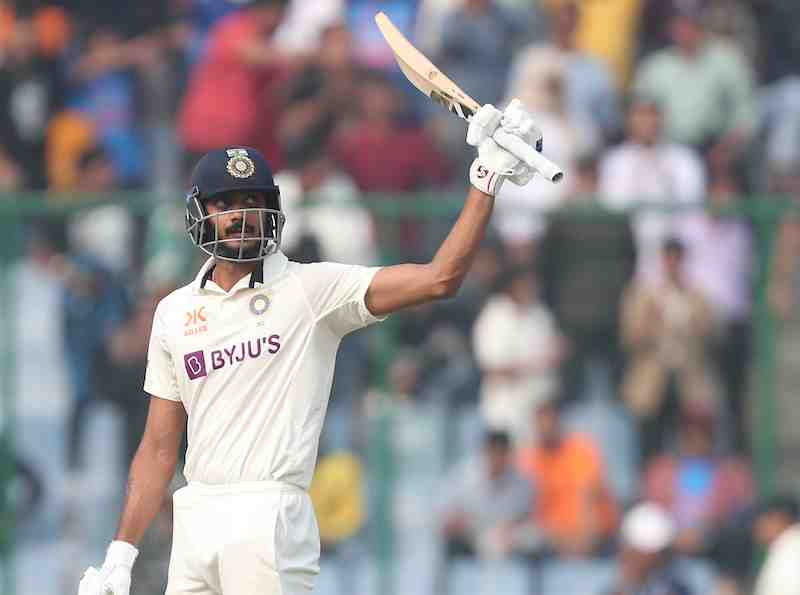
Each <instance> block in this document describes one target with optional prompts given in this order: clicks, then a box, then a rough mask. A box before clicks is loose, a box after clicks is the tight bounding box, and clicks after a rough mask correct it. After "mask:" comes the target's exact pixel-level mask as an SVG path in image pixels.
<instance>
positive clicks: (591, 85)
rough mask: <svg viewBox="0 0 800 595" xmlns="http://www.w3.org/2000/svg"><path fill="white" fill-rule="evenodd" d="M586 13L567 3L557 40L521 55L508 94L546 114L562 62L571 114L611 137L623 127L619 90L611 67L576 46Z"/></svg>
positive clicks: (558, 16) (555, 34)
mask: <svg viewBox="0 0 800 595" xmlns="http://www.w3.org/2000/svg"><path fill="white" fill-rule="evenodd" d="M581 10H582V6H581V5H580V3H579V2H576V1H574V0H573V1H568V2H563V3H561V5H560V6H559V7H558V8H557V9H556V16H555V23H554V26H553V38H552V40H551V41H550V42H548V43H535V44H532V45H530V46H528V47H525V48H523V49H522V50H520V52H519V53H518V54H517V57H516V60H515V63H514V66H513V68H512V70H511V74H510V76H509V83H508V92H507V93H506V95H507V96H508V97H519V98H520V99H521V100H522V101H523V103H525V105H527V106H528V107H529V108H530V109H532V110H535V111H539V110H541V109H543V108H544V106H543V105H541V102H542V100H543V99H544V98H545V97H546V96H547V85H548V78H547V76H548V73H549V72H550V68H551V66H552V64H554V63H561V64H562V65H563V72H564V81H565V84H564V87H565V95H566V103H567V110H568V111H569V113H570V114H571V115H572V116H573V117H574V118H576V119H577V120H579V121H589V122H593V123H594V125H595V126H596V127H597V128H598V129H599V130H601V131H602V133H603V135H604V136H605V137H606V138H611V137H612V136H613V135H615V134H616V133H617V131H618V129H619V127H620V114H619V111H618V105H617V96H616V88H615V87H614V81H613V80H612V78H611V74H610V72H609V70H608V67H607V66H606V64H605V63H603V62H601V61H600V60H598V59H597V58H594V57H593V56H591V55H589V54H587V53H585V52H582V51H580V50H579V49H578V48H577V47H576V42H577V39H576V32H577V26H578V23H579V21H580V14H581ZM456 80H458V79H456ZM518 90H519V92H518ZM523 90H524V92H525V95H524V96H523V95H522V91H523Z"/></svg>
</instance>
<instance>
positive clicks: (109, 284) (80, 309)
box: [61, 255, 129, 473]
mask: <svg viewBox="0 0 800 595" xmlns="http://www.w3.org/2000/svg"><path fill="white" fill-rule="evenodd" d="M63 275H64V288H63V294H62V305H61V307H62V315H63V325H64V330H63V340H64V353H65V355H66V363H67V374H68V379H69V388H70V393H71V395H70V396H71V400H72V403H71V405H70V407H71V411H70V413H69V422H68V423H69V433H68V440H69V442H68V446H67V468H68V470H69V471H70V472H72V473H75V472H78V471H81V470H82V467H83V458H84V457H83V454H82V453H81V449H82V445H83V433H84V431H85V427H86V423H87V421H88V419H89V417H88V412H89V409H90V407H91V405H92V402H93V401H94V400H96V399H97V398H99V397H100V396H101V395H102V394H103V389H104V388H105V387H107V386H110V385H113V381H111V380H110V376H109V375H108V374H109V372H110V370H111V366H110V364H109V351H108V348H109V343H108V342H109V340H110V338H111V336H112V335H113V333H114V332H115V331H116V330H117V329H118V328H119V326H120V325H121V324H122V322H123V321H124V320H125V318H126V317H127V314H128V309H129V305H128V304H129V299H128V296H127V293H126V291H125V289H124V288H123V286H122V285H121V284H120V282H119V281H118V280H117V279H116V278H115V277H114V276H113V275H112V274H111V273H110V272H109V271H108V270H107V269H105V268H104V267H103V266H102V265H100V264H99V263H97V261H96V260H94V259H93V258H91V257H87V256H83V255H75V256H69V257H68V258H67V259H66V261H65V262H64V265H63Z"/></svg>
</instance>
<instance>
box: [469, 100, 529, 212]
mask: <svg viewBox="0 0 800 595" xmlns="http://www.w3.org/2000/svg"><path fill="white" fill-rule="evenodd" d="M498 139H499V142H498ZM500 143H503V145H504V146H501V144H500ZM520 143H521V144H522V145H523V146H527V147H528V150H530V149H529V148H530V147H535V148H536V150H537V151H541V150H542V132H541V130H539V128H538V127H537V126H536V125H535V124H534V123H533V118H531V116H530V114H528V112H526V111H525V109H524V108H523V107H522V103H521V102H520V101H519V100H518V99H515V100H513V101H512V102H511V103H510V104H509V105H508V107H507V108H506V109H505V111H503V112H501V111H500V110H498V109H497V108H495V107H494V106H493V105H491V104H487V105H484V106H483V107H481V108H480V109H479V110H478V111H477V112H476V113H475V115H474V116H473V117H472V118H471V119H470V124H469V128H468V129H467V144H470V145H472V146H473V147H478V158H477V159H476V160H475V161H474V162H473V163H472V167H470V183H471V184H472V185H473V186H475V187H476V188H477V189H478V190H480V191H482V192H485V193H486V194H489V195H491V196H494V195H495V194H497V192H498V191H499V190H500V187H501V186H502V185H503V182H504V181H505V180H506V179H509V180H511V182H513V183H514V184H517V185H518V186H524V185H525V184H527V183H528V182H530V180H531V178H533V175H534V173H535V171H536V170H534V169H533V168H532V167H531V166H530V165H528V163H526V162H525V161H523V159H522V155H521V152H520V154H515V150H514V149H515V147H516V146H518V145H519V144H520ZM508 147H511V150H509V148H508Z"/></svg>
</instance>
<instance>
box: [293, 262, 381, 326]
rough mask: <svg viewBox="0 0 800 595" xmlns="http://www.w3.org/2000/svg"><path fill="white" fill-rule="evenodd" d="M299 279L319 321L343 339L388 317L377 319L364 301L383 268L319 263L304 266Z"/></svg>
mask: <svg viewBox="0 0 800 595" xmlns="http://www.w3.org/2000/svg"><path fill="white" fill-rule="evenodd" d="M301 266H302V267H303V269H302V271H301V274H300V279H301V282H302V284H303V289H304V290H305V293H306V297H307V299H308V301H309V304H310V305H311V309H312V311H313V312H314V316H315V317H316V319H317V321H318V322H324V323H325V324H327V325H328V326H329V327H330V328H331V330H333V332H334V333H336V334H337V335H339V336H342V337H343V336H344V335H346V334H347V333H350V332H352V331H354V330H357V329H360V328H363V327H365V326H368V325H370V324H373V323H375V322H380V321H382V320H385V319H386V317H385V316H384V317H377V316H374V315H373V314H372V313H371V312H370V311H369V309H367V304H366V302H365V298H366V295H367V290H368V289H369V286H370V283H372V279H373V277H374V276H375V273H377V272H378V271H379V270H380V267H364V266H357V265H344V264H334V263H330V262H320V263H314V264H307V265H301Z"/></svg>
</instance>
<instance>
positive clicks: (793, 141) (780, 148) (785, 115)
mask: <svg viewBox="0 0 800 595" xmlns="http://www.w3.org/2000/svg"><path fill="white" fill-rule="evenodd" d="M760 111H761V114H760V120H761V122H760V128H761V132H762V135H763V137H764V141H763V145H764V153H765V154H764V163H763V165H765V166H766V171H765V172H763V174H764V175H765V176H768V180H770V181H773V180H775V179H778V180H780V179H782V178H786V177H791V176H796V175H797V169H798V167H797V164H798V163H800V76H796V75H792V76H786V77H784V78H782V79H780V80H778V81H775V82H774V83H773V84H771V85H770V86H768V87H765V88H763V89H762V93H761V98H760Z"/></svg>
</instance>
